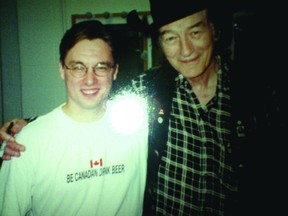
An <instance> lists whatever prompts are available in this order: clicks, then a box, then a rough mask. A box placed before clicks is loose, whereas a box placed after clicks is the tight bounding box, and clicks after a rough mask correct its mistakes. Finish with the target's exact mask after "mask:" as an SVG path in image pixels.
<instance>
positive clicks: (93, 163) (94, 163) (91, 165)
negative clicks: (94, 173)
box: [90, 158, 103, 168]
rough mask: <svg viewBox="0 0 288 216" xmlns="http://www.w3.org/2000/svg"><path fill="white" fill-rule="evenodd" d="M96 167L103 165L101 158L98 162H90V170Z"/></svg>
mask: <svg viewBox="0 0 288 216" xmlns="http://www.w3.org/2000/svg"><path fill="white" fill-rule="evenodd" d="M98 165H100V166H102V165H103V163H102V158H100V159H99V161H98V160H96V161H93V160H90V167H91V168H93V167H94V166H98Z"/></svg>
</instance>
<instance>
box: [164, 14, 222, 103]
mask: <svg viewBox="0 0 288 216" xmlns="http://www.w3.org/2000/svg"><path fill="white" fill-rule="evenodd" d="M159 33H160V45H161V48H162V51H163V53H164V55H165V56H166V58H167V60H168V61H169V62H170V64H171V65H172V66H173V67H174V68H175V69H176V70H177V71H178V72H179V73H181V74H182V75H183V76H184V77H185V78H186V79H187V80H188V82H189V83H190V85H191V86H192V89H193V91H194V92H195V94H196V95H197V97H198V99H199V101H200V103H201V105H202V106H203V107H205V105H206V104H207V103H208V102H209V101H210V100H211V98H212V97H213V96H214V95H215V92H216V86H217V68H218V67H217V62H216V60H215V59H214V58H213V49H214V40H215V38H214V35H215V32H214V27H213V25H212V24H211V23H209V21H208V18H207V11H206V10H202V11H199V12H197V13H195V14H193V15H190V16H187V17H184V18H182V19H180V20H177V21H175V22H172V23H169V24H167V25H164V26H162V27H161V28H160V29H159Z"/></svg>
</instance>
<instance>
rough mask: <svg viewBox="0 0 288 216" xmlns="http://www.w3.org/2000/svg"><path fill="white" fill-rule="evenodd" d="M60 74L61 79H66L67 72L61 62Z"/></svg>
mask: <svg viewBox="0 0 288 216" xmlns="http://www.w3.org/2000/svg"><path fill="white" fill-rule="evenodd" d="M59 73H60V77H61V79H63V80H64V79H65V71H64V66H63V64H62V63H61V62H59Z"/></svg>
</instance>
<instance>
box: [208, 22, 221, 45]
mask: <svg viewBox="0 0 288 216" xmlns="http://www.w3.org/2000/svg"><path fill="white" fill-rule="evenodd" d="M210 25H211V28H212V32H213V38H214V41H218V40H219V38H220V35H221V31H220V30H219V29H218V28H216V27H215V25H214V24H213V23H211V24H210Z"/></svg>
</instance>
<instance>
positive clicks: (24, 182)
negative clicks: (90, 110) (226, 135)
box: [0, 102, 148, 216]
mask: <svg viewBox="0 0 288 216" xmlns="http://www.w3.org/2000/svg"><path fill="white" fill-rule="evenodd" d="M61 107H62V106H60V107H58V108H56V109H55V110H53V111H52V112H50V113H48V114H46V115H44V116H41V117H38V118H37V120H35V121H34V122H32V123H30V124H29V125H27V126H26V127H25V128H23V129H22V131H21V133H20V134H19V135H18V136H17V141H18V142H19V143H22V144H24V145H25V146H26V152H24V153H23V154H22V155H21V157H19V158H13V159H12V160H11V161H4V163H3V165H2V168H1V172H0V213H1V214H0V215H1V216H8V215H9V216H10V215H13V216H17V215H21V216H22V215H34V216H37V215H39V216H40V215H41V216H44V215H47V216H48V215H49V216H52V215H53V216H56V215H59V216H64V215H65V216H66V215H67V216H70V215H83V216H90V215H97V216H98V215H100V216H102V215H105V216H106V215H108V216H109V215H125V216H126V215H141V214H142V208H143V196H144V188H145V183H146V169H147V167H146V166H147V148H148V144H147V139H148V125H147V122H146V121H144V122H143V123H144V124H143V125H142V126H141V127H140V128H139V129H138V130H137V131H134V132H133V133H132V134H131V133H121V132H119V131H117V130H116V129H115V128H114V127H111V122H110V120H109V118H110V117H109V116H111V109H110V108H111V103H110V102H109V103H108V105H107V107H108V108H107V111H106V113H105V116H104V117H103V118H101V119H100V120H98V121H96V122H92V123H79V122H76V121H74V120H72V119H71V118H69V117H68V116H67V115H66V114H65V113H64V112H63V111H62V109H61ZM123 114H125V115H127V114H129V113H123Z"/></svg>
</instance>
